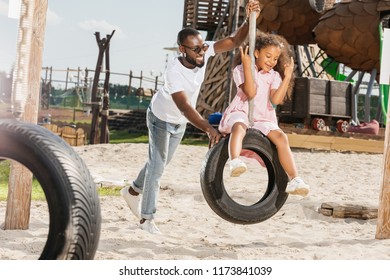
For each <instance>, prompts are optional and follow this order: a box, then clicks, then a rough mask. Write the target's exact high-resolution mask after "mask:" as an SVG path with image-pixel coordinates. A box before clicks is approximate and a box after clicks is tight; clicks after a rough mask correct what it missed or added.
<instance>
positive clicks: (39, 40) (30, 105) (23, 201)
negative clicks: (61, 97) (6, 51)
mask: <svg viewBox="0 0 390 280" xmlns="http://www.w3.org/2000/svg"><path fill="white" fill-rule="evenodd" d="M47 5H48V0H33V1H31V0H23V1H22V3H21V14H20V19H19V36H18V43H17V59H16V63H15V68H14V77H15V79H14V82H13V86H12V94H13V96H15V95H16V96H21V97H25V100H24V101H25V102H23V101H21V102H20V103H19V104H18V105H20V106H19V107H18V108H16V110H19V111H17V112H14V114H15V115H17V117H20V119H21V120H22V121H25V122H31V123H37V120H38V108H39V88H40V81H41V71H42V51H43V41H44V34H45V25H46V11H47ZM24 90H25V91H24ZM31 190H32V173H31V172H30V171H29V170H28V169H27V168H26V167H24V166H23V165H21V164H19V163H15V162H12V164H11V171H10V176H9V188H8V198H7V207H6V213H5V223H4V229H27V228H28V225H29V221H30V205H31Z"/></svg>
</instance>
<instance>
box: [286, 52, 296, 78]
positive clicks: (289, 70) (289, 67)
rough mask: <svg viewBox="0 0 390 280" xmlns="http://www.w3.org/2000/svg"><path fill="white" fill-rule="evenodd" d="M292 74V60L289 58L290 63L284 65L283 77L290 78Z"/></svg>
mask: <svg viewBox="0 0 390 280" xmlns="http://www.w3.org/2000/svg"><path fill="white" fill-rule="evenodd" d="M293 73H294V59H293V57H291V59H290V63H286V64H285V65H284V76H285V77H291V76H292V74H293Z"/></svg>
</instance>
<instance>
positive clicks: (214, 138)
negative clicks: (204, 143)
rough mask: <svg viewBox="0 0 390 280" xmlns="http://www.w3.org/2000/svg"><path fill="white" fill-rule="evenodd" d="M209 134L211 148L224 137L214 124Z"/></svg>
mask: <svg viewBox="0 0 390 280" xmlns="http://www.w3.org/2000/svg"><path fill="white" fill-rule="evenodd" d="M207 136H208V137H209V148H211V147H213V146H214V145H215V144H217V143H218V142H219V140H220V139H221V137H222V135H221V134H220V133H219V132H218V130H216V129H215V128H214V127H212V126H210V130H209V131H208V132H207Z"/></svg>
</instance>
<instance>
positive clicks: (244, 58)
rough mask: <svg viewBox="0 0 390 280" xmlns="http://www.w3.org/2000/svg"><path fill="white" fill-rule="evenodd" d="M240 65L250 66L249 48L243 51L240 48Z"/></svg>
mask: <svg viewBox="0 0 390 280" xmlns="http://www.w3.org/2000/svg"><path fill="white" fill-rule="evenodd" d="M240 54H241V63H242V66H243V67H250V66H251V57H250V56H249V46H246V47H245V50H244V48H243V47H242V46H240Z"/></svg>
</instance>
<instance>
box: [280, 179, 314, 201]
mask: <svg viewBox="0 0 390 280" xmlns="http://www.w3.org/2000/svg"><path fill="white" fill-rule="evenodd" d="M309 191H310V187H309V185H308V184H306V183H305V182H304V181H303V180H302V178H301V177H295V178H294V179H292V180H291V181H290V182H289V183H288V184H287V188H286V192H287V193H289V194H296V195H301V196H306V195H307V194H308V193H309Z"/></svg>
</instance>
